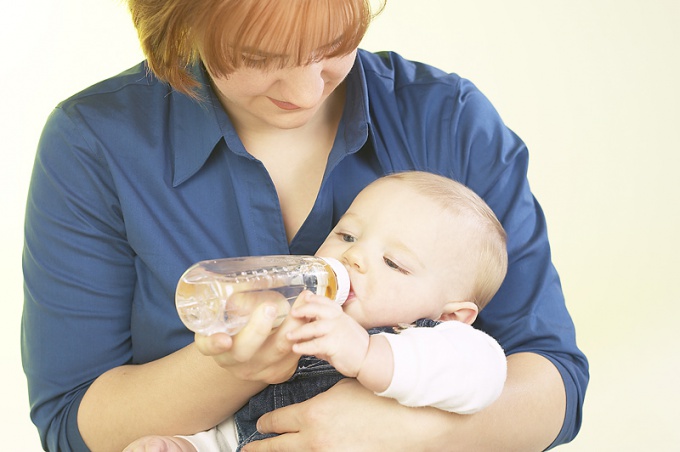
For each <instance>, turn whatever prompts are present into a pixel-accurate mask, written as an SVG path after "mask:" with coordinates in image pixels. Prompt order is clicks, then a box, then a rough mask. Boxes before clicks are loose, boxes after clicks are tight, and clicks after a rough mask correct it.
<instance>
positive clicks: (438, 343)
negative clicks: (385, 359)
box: [378, 321, 507, 414]
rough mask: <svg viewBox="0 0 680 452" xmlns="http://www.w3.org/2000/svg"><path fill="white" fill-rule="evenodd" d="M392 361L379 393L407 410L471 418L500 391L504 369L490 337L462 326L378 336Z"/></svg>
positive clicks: (453, 324) (448, 324)
mask: <svg viewBox="0 0 680 452" xmlns="http://www.w3.org/2000/svg"><path fill="white" fill-rule="evenodd" d="M381 334H382V335H383V336H384V337H385V338H387V340H388V342H389V343H390V347H391V348H392V354H393V356H394V375H393V377H392V382H391V383H390V386H389V387H388V388H387V389H386V390H385V391H384V392H382V393H380V394H378V395H380V396H383V397H391V398H394V399H396V400H397V401H398V402H399V403H401V404H402V405H406V406H411V407H421V406H432V407H435V408H439V409H442V410H445V411H450V412H454V413H459V414H471V413H475V412H477V411H479V410H481V409H483V408H486V407H487V406H489V405H490V404H492V403H493V402H494V401H495V400H496V399H497V398H498V397H499V396H500V394H501V392H502V391H503V385H504V384H505V378H506V375H507V363H506V358H505V354H504V353H503V349H502V348H501V346H500V345H499V344H498V342H496V341H495V340H494V339H493V338H492V337H491V336H489V335H488V334H486V333H484V332H482V331H479V330H476V329H475V328H473V327H471V326H470V325H467V324H465V323H462V322H457V321H448V322H443V323H441V324H439V325H437V326H435V327H433V328H408V329H406V330H404V331H402V332H401V333H400V334H387V333H381Z"/></svg>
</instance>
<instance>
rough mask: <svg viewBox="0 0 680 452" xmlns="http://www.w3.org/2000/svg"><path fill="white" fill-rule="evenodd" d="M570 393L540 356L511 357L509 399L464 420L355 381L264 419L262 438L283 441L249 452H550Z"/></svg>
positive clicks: (268, 441) (256, 446)
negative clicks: (407, 403)
mask: <svg viewBox="0 0 680 452" xmlns="http://www.w3.org/2000/svg"><path fill="white" fill-rule="evenodd" d="M565 400H566V399H565V395H564V385H563V383H562V379H561V377H560V374H559V372H558V371H557V369H556V368H555V366H553V365H552V364H551V363H550V361H548V360H547V359H546V358H543V357H542V356H540V355H537V354H533V353H520V354H516V355H512V356H510V357H508V379H507V381H506V384H505V388H504V391H503V394H502V395H501V397H500V398H499V399H498V400H497V401H496V402H495V403H494V404H492V405H491V406H489V407H488V408H486V409H484V410H482V411H480V412H478V413H476V414H471V415H459V414H454V413H448V412H445V411H441V410H438V409H436V408H407V407H404V406H401V405H399V404H398V403H397V402H396V401H394V400H392V399H387V398H382V397H378V396H376V395H374V394H372V393H371V392H369V391H368V390H366V389H365V388H363V387H362V386H361V385H360V384H359V383H357V382H356V381H353V380H343V381H342V382H340V383H338V384H337V385H336V386H334V387H333V388H331V389H330V390H329V391H327V392H325V393H323V394H320V395H319V396H317V397H315V398H313V399H310V400H308V401H306V402H304V403H301V404H298V405H291V406H288V407H285V408H281V409H279V410H276V411H272V412H271V413H268V414H266V415H264V416H263V417H262V418H260V421H259V423H258V429H259V430H260V431H261V432H275V433H283V434H282V435H280V436H277V437H273V438H269V439H265V440H262V441H258V442H253V443H250V444H248V445H247V446H246V447H245V449H244V451H248V452H268V451H297V450H324V451H333V450H352V451H361V450H365V451H374V450H419V451H427V450H432V451H440V450H442V448H443V447H445V448H446V450H449V451H455V450H461V451H469V450H475V451H484V450H490V451H497V450H504V451H512V450H517V451H522V452H526V451H532V450H537V451H540V450H544V449H545V448H547V447H548V446H549V445H550V444H551V442H552V441H553V440H554V439H555V437H556V436H557V434H558V433H559V431H560V428H561V426H562V422H563V420H564V414H565V403H566V402H565Z"/></svg>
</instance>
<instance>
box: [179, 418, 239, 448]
mask: <svg viewBox="0 0 680 452" xmlns="http://www.w3.org/2000/svg"><path fill="white" fill-rule="evenodd" d="M177 436H178V437H179V438H184V439H186V440H187V441H189V442H190V443H191V444H192V445H193V446H194V447H195V448H196V450H197V451H198V452H234V451H235V450H236V449H237V448H238V438H237V437H236V425H235V423H234V416H231V417H229V418H227V419H226V420H224V422H222V423H221V424H219V425H218V426H217V427H214V428H211V429H210V430H207V431H205V432H200V433H196V434H195V435H187V436H184V435H177Z"/></svg>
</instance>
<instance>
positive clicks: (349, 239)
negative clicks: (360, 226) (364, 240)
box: [338, 232, 357, 243]
mask: <svg viewBox="0 0 680 452" xmlns="http://www.w3.org/2000/svg"><path fill="white" fill-rule="evenodd" d="M338 235H339V236H340V238H341V239H342V241H343V242H348V243H353V242H356V240H357V238H356V237H354V236H353V235H351V234H346V233H344V232H340V233H338Z"/></svg>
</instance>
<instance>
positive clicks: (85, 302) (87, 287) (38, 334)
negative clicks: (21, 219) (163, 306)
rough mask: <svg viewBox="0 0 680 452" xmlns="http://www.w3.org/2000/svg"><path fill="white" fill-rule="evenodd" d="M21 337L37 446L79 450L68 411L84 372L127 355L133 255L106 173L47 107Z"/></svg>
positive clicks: (34, 182)
mask: <svg viewBox="0 0 680 452" xmlns="http://www.w3.org/2000/svg"><path fill="white" fill-rule="evenodd" d="M23 271H24V310H23V316H22V327H21V346H22V359H23V366H24V371H25V373H26V376H27V380H28V389H29V399H30V404H31V417H32V419H33V422H34V423H35V424H36V426H37V428H38V431H39V433H40V438H41V441H42V445H43V447H44V448H45V449H46V450H71V451H79V450H87V447H86V445H85V443H84V442H83V439H82V437H81V435H80V432H79V430H78V426H77V412H78V407H79V405H80V401H81V400H82V397H83V395H84V394H85V391H86V390H87V388H88V387H89V386H90V384H91V383H92V381H94V379H95V378H96V377H97V376H99V375H101V374H102V373H104V372H105V371H107V370H109V369H110V368H112V367H114V366H117V365H122V364H125V363H127V362H129V361H130V359H131V355H132V352H131V341H130V312H131V304H132V302H131V300H132V296H133V291H134V290H135V281H136V278H135V271H134V256H133V252H132V251H131V249H130V248H129V245H128V244H127V241H126V240H125V229H124V224H123V221H122V215H121V213H120V209H119V205H118V200H117V197H116V195H115V190H114V186H113V182H112V178H111V175H110V174H109V172H108V171H107V167H106V165H105V162H104V159H103V158H102V157H101V155H100V153H99V152H98V144H97V142H96V140H95V139H94V138H92V136H88V134H87V131H86V130H85V128H83V127H80V126H78V125H77V122H76V121H74V120H73V119H72V118H71V117H69V116H68V115H67V114H66V113H65V112H64V110H62V109H61V108H58V109H56V110H55V111H54V112H53V113H52V115H51V116H50V118H49V119H48V121H47V124H46V126H45V128H44V130H43V134H42V136H41V139H40V142H39V145H38V150H37V154H36V160H35V164H34V169H33V174H32V179H31V184H30V188H29V194H28V201H27V206H26V218H25V244H24V252H23Z"/></svg>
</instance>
